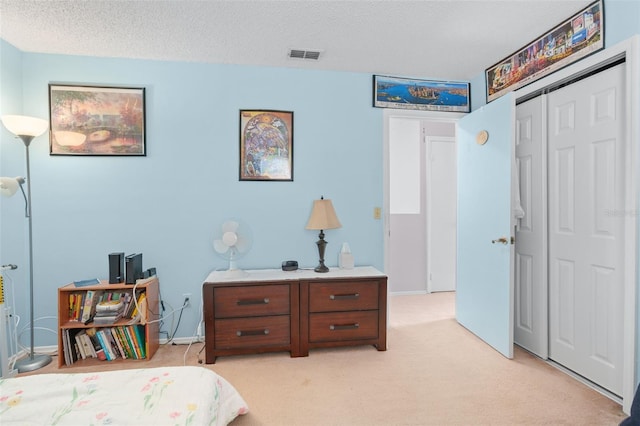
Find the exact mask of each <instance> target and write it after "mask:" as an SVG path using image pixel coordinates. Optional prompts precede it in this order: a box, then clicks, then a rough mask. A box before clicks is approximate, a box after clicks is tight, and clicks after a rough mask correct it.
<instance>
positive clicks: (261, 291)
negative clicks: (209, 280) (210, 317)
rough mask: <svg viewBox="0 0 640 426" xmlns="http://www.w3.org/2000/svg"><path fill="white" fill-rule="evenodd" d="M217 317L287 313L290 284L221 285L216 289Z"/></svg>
mask: <svg viewBox="0 0 640 426" xmlns="http://www.w3.org/2000/svg"><path fill="white" fill-rule="evenodd" d="M214 305H215V317H216V318H236V317H255V316H263V315H287V314H289V312H290V309H291V308H290V306H289V285H288V284H278V285H264V286H242V287H220V288H216V289H215V290H214Z"/></svg>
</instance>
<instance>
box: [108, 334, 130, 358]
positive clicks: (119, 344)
mask: <svg viewBox="0 0 640 426" xmlns="http://www.w3.org/2000/svg"><path fill="white" fill-rule="evenodd" d="M117 328H118V327H111V328H110V329H109V331H110V332H111V336H112V337H113V341H114V342H115V345H116V348H117V349H118V352H119V353H120V357H122V358H127V354H126V353H125V351H124V347H123V346H122V342H121V341H120V338H119V337H118V330H117Z"/></svg>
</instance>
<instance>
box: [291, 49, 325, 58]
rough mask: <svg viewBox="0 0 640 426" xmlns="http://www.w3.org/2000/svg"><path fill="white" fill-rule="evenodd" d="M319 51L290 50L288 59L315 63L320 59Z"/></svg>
mask: <svg viewBox="0 0 640 426" xmlns="http://www.w3.org/2000/svg"><path fill="white" fill-rule="evenodd" d="M321 53H322V51H321V50H317V49H316V50H311V49H290V50H289V55H288V56H289V58H291V59H309V60H313V61H317V60H318V59H320V54H321Z"/></svg>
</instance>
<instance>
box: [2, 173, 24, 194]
mask: <svg viewBox="0 0 640 426" xmlns="http://www.w3.org/2000/svg"><path fill="white" fill-rule="evenodd" d="M18 186H19V184H18V178H9V177H0V195H2V196H4V197H11V196H12V195H13V194H15V193H16V192H17V191H18Z"/></svg>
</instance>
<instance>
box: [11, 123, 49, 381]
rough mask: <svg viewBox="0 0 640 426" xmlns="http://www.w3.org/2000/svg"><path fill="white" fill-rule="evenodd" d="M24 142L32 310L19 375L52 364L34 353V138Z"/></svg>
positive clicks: (27, 138) (17, 364) (30, 137)
mask: <svg viewBox="0 0 640 426" xmlns="http://www.w3.org/2000/svg"><path fill="white" fill-rule="evenodd" d="M18 137H19V138H20V139H22V142H24V146H25V150H26V153H27V155H26V156H27V208H26V216H27V220H28V222H29V310H30V313H29V314H30V318H29V319H30V323H29V329H30V332H31V346H30V350H29V356H28V357H27V358H22V359H19V360H17V361H16V363H15V368H17V369H18V373H24V372H27V371H34V370H38V369H40V368H42V367H44V366H45V365H47V364H49V363H50V362H51V357H50V356H49V355H36V354H35V352H34V336H33V335H34V315H33V237H32V232H33V226H32V223H31V170H30V168H29V144H30V143H31V141H32V140H33V138H34V137H33V136H25V135H21V136H18Z"/></svg>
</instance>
